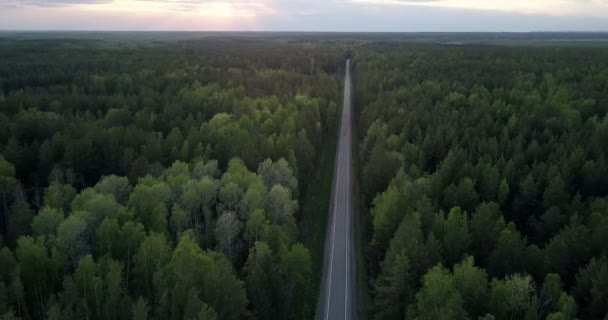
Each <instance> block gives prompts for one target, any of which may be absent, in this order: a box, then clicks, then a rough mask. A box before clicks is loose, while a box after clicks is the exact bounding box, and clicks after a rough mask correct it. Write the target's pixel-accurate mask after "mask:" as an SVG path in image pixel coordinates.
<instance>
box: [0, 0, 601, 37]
mask: <svg viewBox="0 0 608 320" xmlns="http://www.w3.org/2000/svg"><path fill="white" fill-rule="evenodd" d="M606 17H608V0H509V1H505V0H479V1H473V0H0V29H24V28H26V29H27V28H34V29H42V30H45V29H89V30H90V29H96V30H100V29H101V30H116V29H119V30H271V31H273V30H274V31H298V30H309V31H530V30H608V19H606Z"/></svg>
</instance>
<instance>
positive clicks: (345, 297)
mask: <svg viewBox="0 0 608 320" xmlns="http://www.w3.org/2000/svg"><path fill="white" fill-rule="evenodd" d="M346 68H347V69H346V70H347V71H346V74H347V76H348V77H349V78H348V80H350V70H349V69H350V60H347V62H346ZM344 87H345V89H344V91H345V92H344V101H346V95H347V94H348V95H350V82H349V83H348V92H346V87H347V85H346V84H345V85H344ZM348 99H349V100H348V102H349V111H350V102H351V101H350V97H348ZM344 107H346V105H345V106H344ZM348 116H349V119H347V121H348V120H350V112H349V115H348ZM348 136H349V137H350V132H349V134H348ZM347 140H349V139H347ZM347 142H348V143H349V145H347V146H346V150H347V152H346V153H347V155H348V158H347V159H346V281H345V284H346V291H345V294H344V319H348V280H349V279H348V262H349V261H348V260H349V259H348V253H349V252H348V248H349V244H348V240H349V238H350V219H349V213H350V212H349V210H350V208H349V206H350V199H349V197H350V184H349V180H350V147H351V146H350V141H347Z"/></svg>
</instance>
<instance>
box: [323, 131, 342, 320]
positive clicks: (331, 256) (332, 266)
mask: <svg viewBox="0 0 608 320" xmlns="http://www.w3.org/2000/svg"><path fill="white" fill-rule="evenodd" d="M342 125H343V123H342V120H340V130H339V134H340V136H339V137H338V144H339V147H338V159H336V163H337V164H338V172H337V174H336V186H335V187H336V192H335V193H334V197H335V199H334V208H333V210H332V211H333V216H332V218H331V220H332V222H331V224H332V231H331V233H332V234H331V253H330V255H329V282H328V284H327V302H326V303H325V319H326V320H329V302H330V300H331V275H332V273H333V269H334V247H335V246H334V242H335V239H336V214H337V208H338V190H339V189H340V188H339V186H340V178H339V177H340V159H341V158H342V139H341V137H342Z"/></svg>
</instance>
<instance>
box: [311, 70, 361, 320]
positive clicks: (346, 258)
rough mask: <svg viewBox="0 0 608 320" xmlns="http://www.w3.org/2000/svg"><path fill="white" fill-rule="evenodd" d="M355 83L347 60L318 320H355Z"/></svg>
mask: <svg viewBox="0 0 608 320" xmlns="http://www.w3.org/2000/svg"><path fill="white" fill-rule="evenodd" d="M351 118H352V117H351V81H350V60H347V61H346V75H345V79H344V106H343V108H342V117H341V120H340V129H339V130H340V135H339V137H338V147H337V148H338V150H337V153H336V164H335V168H334V181H333V189H332V197H331V203H330V220H329V221H330V224H329V228H328V232H327V240H326V242H325V263H324V271H323V285H322V286H321V294H320V295H319V299H320V301H319V308H317V310H318V315H317V319H323V320H343V319H354V310H353V306H354V304H353V296H354V295H353V292H355V290H354V279H355V277H354V268H353V266H354V250H353V249H354V246H353V245H354V238H353V231H352V230H353V221H354V220H353V205H352V200H353V197H352V177H351V174H352V170H351V143H352V141H351V140H352V137H351Z"/></svg>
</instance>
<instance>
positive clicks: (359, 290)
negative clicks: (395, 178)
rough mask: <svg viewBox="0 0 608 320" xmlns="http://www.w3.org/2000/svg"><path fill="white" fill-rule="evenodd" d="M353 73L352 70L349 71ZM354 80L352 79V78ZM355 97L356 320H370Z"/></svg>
mask: <svg viewBox="0 0 608 320" xmlns="http://www.w3.org/2000/svg"><path fill="white" fill-rule="evenodd" d="M351 72H354V70H351ZM353 79H354V77H353ZM352 86H353V92H355V90H356V83H355V82H353V84H352ZM355 97H356V95H353V97H352V99H353V101H352V102H353V126H352V138H353V141H352V143H353V145H352V150H353V159H352V161H353V169H354V171H355V178H356V179H354V182H353V194H354V195H355V197H354V198H355V204H354V205H355V207H354V210H355V253H356V254H355V263H356V265H355V267H356V270H357V278H356V299H357V300H356V302H357V303H356V308H357V310H356V311H357V313H356V316H357V317H356V319H357V320H367V319H371V312H372V309H371V307H372V304H371V296H370V291H369V279H368V274H367V264H366V262H365V247H366V244H367V243H369V239H368V238H369V234H370V232H369V228H370V221H369V212H367V209H366V207H365V204H364V203H363V199H362V197H361V192H360V184H359V181H361V170H360V169H361V165H360V163H359V138H358V137H359V136H358V134H359V132H358V131H357V129H358V127H357V121H356V117H357V112H356V111H355V110H356V108H355V105H356V103H357V101H356V99H355Z"/></svg>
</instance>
